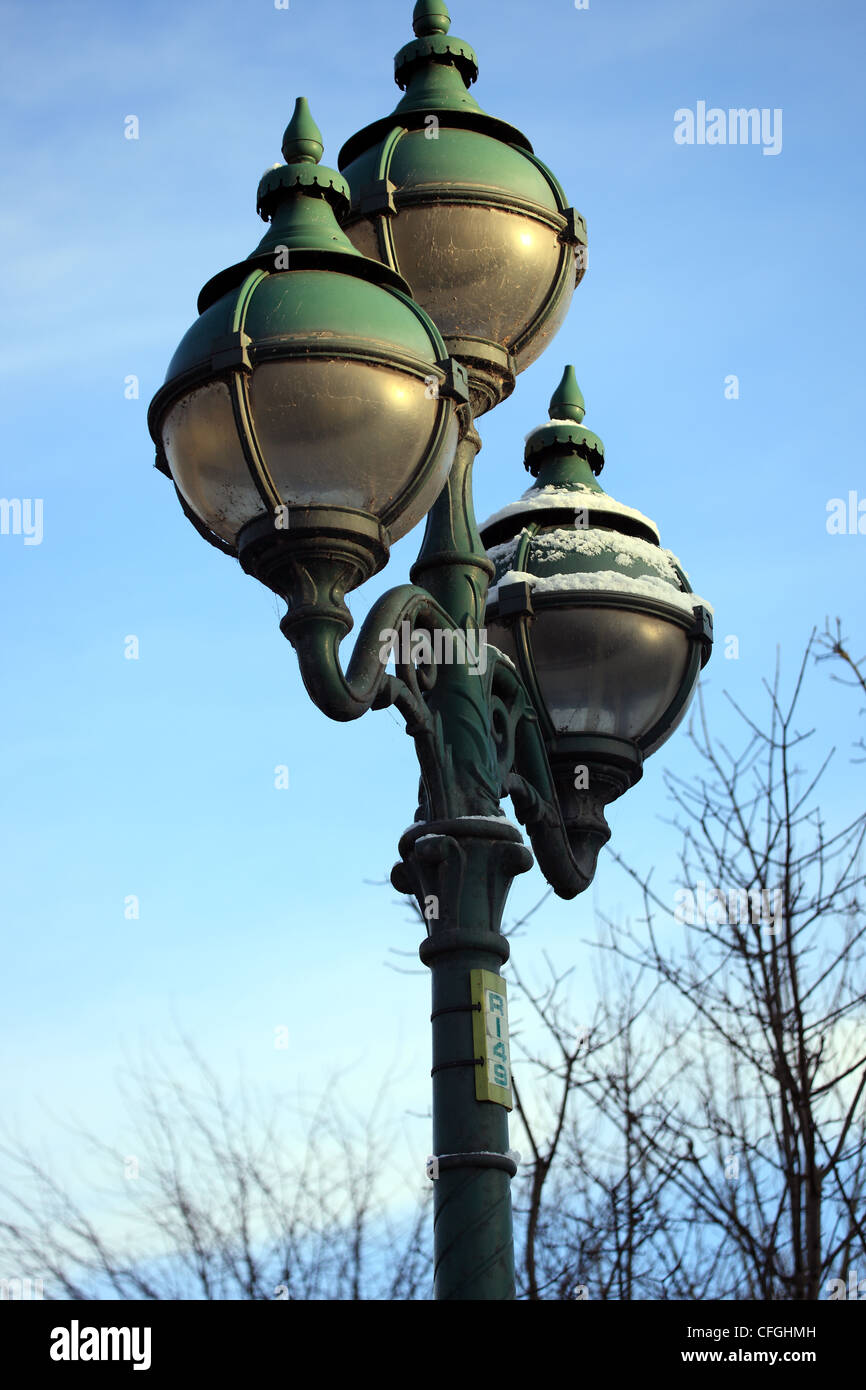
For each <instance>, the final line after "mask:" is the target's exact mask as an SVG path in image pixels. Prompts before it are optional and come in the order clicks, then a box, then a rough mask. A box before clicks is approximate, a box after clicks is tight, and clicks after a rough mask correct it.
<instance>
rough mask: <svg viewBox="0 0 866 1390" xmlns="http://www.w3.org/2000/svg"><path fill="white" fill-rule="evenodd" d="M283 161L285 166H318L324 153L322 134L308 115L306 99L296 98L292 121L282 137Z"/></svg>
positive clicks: (308, 109) (308, 108)
mask: <svg viewBox="0 0 866 1390" xmlns="http://www.w3.org/2000/svg"><path fill="white" fill-rule="evenodd" d="M282 148H283V159H284V160H285V161H286V163H287V164H318V162H319V160H320V159H321V158H322V155H323V154H324V152H325V146H324V143H323V141H322V132H321V131H320V130H319V127H318V126H317V125H316V122H315V121H314V120H313V118H312V116H311V114H310V107H309V103H308V101H307V98H306V97H298V99H297V101H296V102H295V110H294V113H293V115H292V119H291V120H290V121H289V124H288V125H287V126H286V133H285V135H284V136H283V147H282Z"/></svg>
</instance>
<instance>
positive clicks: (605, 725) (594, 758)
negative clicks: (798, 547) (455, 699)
mask: <svg viewBox="0 0 866 1390" xmlns="http://www.w3.org/2000/svg"><path fill="white" fill-rule="evenodd" d="M584 413H585V405H584V401H583V397H582V395H581V392H580V389H579V387H578V385H577V381H576V379H575V376H574V369H573V368H572V367H567V368H566V370H565V373H564V376H563V379H562V382H561V383H560V386H559V388H558V389H557V391H556V392H555V393H554V396H553V398H552V400H551V403H550V421H549V423H548V424H546V425H542V426H541V427H540V428H539V429H537V430H534V431H533V432H532V434H530V436H529V437H528V439H527V443H526V451H525V460H524V461H525V464H526V467H527V469H528V470H529V471H530V473H532V474H533V475H534V477H535V482H534V484H533V486H532V487H531V488H530V489H529V490H528V491H527V492H526V493H524V495H523V497H522V498H521V499H520V500H519V501H518V502H515V503H512V504H511V505H510V506H508V507H505V508H503V510H502V511H500V512H498V513H497V514H496V515H495V516H492V517H490V518H489V520H488V521H486V522H485V523H484V525H483V526H482V527H481V536H482V539H483V541H484V544H485V546H486V547H487V554H488V557H489V559H490V560H491V561H492V562H493V565H494V567H495V576H494V579H493V581H492V586H491V589H490V591H489V595H488V605H487V634H488V641H489V643H490V644H492V645H493V646H495V647H498V648H499V649H500V650H501V651H503V652H504V653H505V654H506V656H508V657H509V658H510V659H511V660H512V661H513V662H514V664H515V666H516V667H517V670H518V671H519V673H520V675H521V677H522V679H523V681H524V684H525V685H526V686H527V688H528V690H529V692H530V695H531V697H532V699H533V703H534V705H535V709H536V712H537V714H538V717H539V721H540V724H541V727H542V730H543V732H544V736H545V742H546V744H547V750H548V757H549V760H550V763H551V770H552V772H553V774H554V780H555V781H556V784H557V788H558V790H559V794H560V801H561V803H562V806H563V812H564V814H565V815H566V820H567V821H568V820H569V819H570V820H571V821H572V822H573V823H574V824H581V823H582V824H583V826H584V828H585V829H587V828H591V827H594V833H595V834H596V835H597V837H599V847H600V844H601V843H604V841H605V840H606V839H607V837H608V835H609V831H608V830H607V826H606V822H605V821H604V818H603V814H602V812H603V807H604V805H606V804H607V803H609V802H610V801H612V800H614V799H615V797H618V796H620V795H621V794H622V793H623V792H624V791H625V790H626V789H627V788H628V787H629V786H631V785H632V784H633V783H634V782H636V781H637V780H638V778H639V777H640V776H641V772H642V766H643V760H644V758H645V757H647V756H648V755H649V754H651V753H653V752H655V750H656V749H658V748H659V747H661V745H662V744H663V743H664V742H665V741H666V740H667V739H668V738H670V736H671V734H672V733H673V732H674V730H675V729H676V727H677V725H678V724H679V723H680V721H681V720H682V719H683V717H684V715H685V713H686V710H687V709H688V706H689V703H690V701H691V699H692V696H693V694H694V691H695V688H696V685H697V679H698V675H699V673H700V670H701V668H702V667H703V665H704V664H705V663H706V661H707V660H708V659H709V655H710V650H711V646H712V610H711V609H710V607H709V605H708V604H707V603H706V602H705V601H704V600H703V599H701V598H699V597H697V595H695V594H694V593H693V592H692V590H691V587H690V585H689V581H688V579H687V577H686V574H685V572H684V571H683V569H682V567H681V566H680V564H679V561H678V560H677V559H676V557H675V556H674V555H673V554H672V553H671V552H670V551H669V550H664V549H662V547H661V544H660V540H659V533H658V529H657V527H656V526H655V523H654V522H652V521H650V519H649V518H648V517H645V516H643V515H642V514H641V513H640V512H638V511H635V510H634V508H632V507H627V506H625V505H624V504H622V503H620V502H617V501H616V500H615V499H614V498H612V497H610V496H608V494H607V493H606V492H605V491H604V489H603V488H602V487H601V486H600V484H599V483H598V481H597V475H598V474H599V473H600V472H601V470H602V468H603V466H604V446H603V444H602V442H601V440H600V439H599V438H598V436H597V435H595V434H593V433H591V431H589V430H587V429H586V428H585V427H584V426H583V424H582V421H583V417H584ZM580 769H583V770H584V774H585V776H584V779H583V780H584V785H583V786H581V785H580V782H581V776H580V771H579V770H580ZM576 784H577V785H576Z"/></svg>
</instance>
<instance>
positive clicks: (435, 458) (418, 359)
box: [148, 98, 466, 587]
mask: <svg viewBox="0 0 866 1390" xmlns="http://www.w3.org/2000/svg"><path fill="white" fill-rule="evenodd" d="M283 154H284V156H285V159H286V161H287V162H286V163H285V164H283V165H276V166H274V168H273V169H271V170H269V171H268V173H266V174H265V176H264V178H263V179H262V181H261V183H260V185H259V192H258V209H259V212H260V214H261V216H262V217H263V218H264V219H265V220H266V221H270V228H269V230H268V232H267V233H266V235H265V236H264V238H263V239H262V241H261V242H260V244H259V245H258V247H257V248H256V250H255V251H254V252H253V253H252V254H251V255H250V256H249V257H248V258H247V260H245V261H243V262H241V263H239V264H238V265H235V266H232V267H230V268H229V269H228V270H226V271H223V272H222V273H221V274H220V275H217V276H216V277H214V279H212V280H211V281H209V283H208V284H207V285H205V287H204V289H203V290H202V292H201V295H200V297H199V311H200V312H199V318H198V319H197V321H196V322H195V323H194V324H193V326H192V327H191V328H190V330H189V331H188V333H187V334H186V335H185V337H184V338H183V340H182V342H181V344H180V346H179V347H178V349H177V351H176V353H175V355H174V357H173V358H172V361H171V364H170V366H169V369H168V374H167V377H166V381H165V384H164V386H163V387H162V388H161V389H160V391H158V392H157V394H156V396H155V397H154V400H153V401H152V403H151V406H150V411H149V417H148V419H149V425H150V430H151V434H152V436H153V438H154V440H155V442H156V444H157V450H158V466H160V467H161V468H162V470H163V471H164V472H167V473H168V474H169V475H170V476H171V478H172V479H173V480H174V483H175V485H176V487H177V491H178V493H179V496H180V499H181V502H182V505H183V507H184V510H185V512H186V514H187V515H188V516H189V517H190V519H191V520H192V521H193V522H194V524H195V525H196V527H197V529H198V530H199V531H200V532H201V533H202V534H203V535H204V536H205V537H206V538H207V539H208V540H210V541H211V542H212V543H213V544H215V545H217V546H218V547H219V548H220V549H222V550H225V551H227V552H228V553H230V554H233V555H240V556H241V559H242V562H243V561H244V556H245V554H246V555H247V557H249V554H250V553H251V547H252V548H253V549H255V548H259V549H261V545H262V543H263V542H264V541H267V542H273V544H278V543H282V544H290V543H294V542H295V541H297V540H298V538H299V536H301V535H302V534H308V533H310V532H312V531H315V532H316V533H317V534H319V535H321V536H326V535H328V534H331V535H332V536H338V537H342V538H343V540H349V539H351V542H352V546H353V547H354V553H355V560H356V561H357V575H355V576H354V577H353V579H352V580H350V582H349V585H348V587H353V583H354V582H361V580H362V579H364V578H366V577H368V575H369V574H370V573H373V572H375V570H376V569H378V568H381V566H382V565H383V564H384V563H385V560H386V559H387V554H388V545H389V543H390V541H391V540H392V539H396V538H397V537H399V536H401V535H403V534H405V532H407V531H408V530H409V529H410V528H411V527H412V526H414V525H415V523H416V522H417V521H418V520H420V519H421V517H423V516H424V514H425V513H426V511H427V510H428V508H429V507H430V505H431V504H432V502H433V501H434V500H435V498H436V496H437V494H438V493H439V491H440V490H441V487H442V485H443V483H444V481H445V478H446V477H447V475H448V470H449V468H450V466H451V462H452V460H453V456H454V451H455V448H456V443H457V433H458V426H457V419H456V412H457V403H458V401H459V400H460V399H465V398H466V389H465V380H461V377H462V374H461V373H460V371H459V369H457V370H456V371H455V367H454V364H452V363H451V362H450V360H449V357H448V352H447V349H446V347H445V344H444V342H443V339H442V336H441V334H440V333H439V331H438V329H437V328H436V327H435V326H434V324H433V323H432V322H431V320H430V319H429V318H428V316H427V315H426V314H425V313H424V311H423V310H422V309H421V308H420V307H419V306H418V305H417V304H416V303H415V302H414V301H413V300H412V299H411V298H410V296H409V294H408V287H407V286H406V284H405V283H404V282H403V281H402V280H401V278H400V277H399V276H397V275H396V274H395V273H394V272H393V271H391V270H389V269H388V267H386V266H383V265H381V264H380V263H378V262H374V261H370V260H367V259H365V258H364V257H363V256H362V255H361V254H360V253H359V252H358V251H357V250H356V248H355V247H353V246H352V244H351V243H350V242H349V240H348V238H347V237H346V236H345V234H344V233H343V232H342V231H341V230H340V227H339V225H338V223H337V221H336V217H335V212H336V211H341V210H343V209H345V208H346V207H348V191H347V189H346V186H345V183H344V181H343V179H342V178H341V177H340V175H339V174H338V173H336V172H335V171H334V170H330V169H327V168H323V167H322V166H321V165H319V163H318V160H319V158H320V157H321V154H322V142H321V135H320V133H319V131H318V128H317V127H316V125H315V123H314V122H313V120H312V117H311V116H310V113H309V110H308V107H307V104H306V101H305V99H304V98H299V100H298V102H297V104H296V107H295V113H294V116H293V118H292V121H291V123H290V124H289V127H288V129H287V130H286V134H285V137H284V141H283ZM290 537H291V541H290ZM253 572H255V571H253ZM259 577H262V578H264V582H266V583H269V582H270V580H269V578H267V577H265V576H263V575H259Z"/></svg>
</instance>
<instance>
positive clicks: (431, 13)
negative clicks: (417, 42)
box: [412, 0, 451, 39]
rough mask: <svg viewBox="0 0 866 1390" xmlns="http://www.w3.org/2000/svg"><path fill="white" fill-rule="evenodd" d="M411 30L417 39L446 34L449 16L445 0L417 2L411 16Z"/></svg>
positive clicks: (448, 26) (421, 0)
mask: <svg viewBox="0 0 866 1390" xmlns="http://www.w3.org/2000/svg"><path fill="white" fill-rule="evenodd" d="M412 28H413V29H414V30H415V34H416V36H417V37H418V38H419V39H421V38H426V37H427V35H428V34H447V33H448V30H449V29H450V28H451V16H450V14H449V13H448V6H447V5H446V4H445V0H418V3H417V5H416V6H415V9H414V11H413V14H412Z"/></svg>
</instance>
